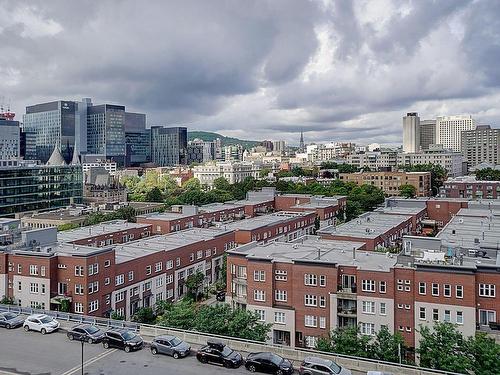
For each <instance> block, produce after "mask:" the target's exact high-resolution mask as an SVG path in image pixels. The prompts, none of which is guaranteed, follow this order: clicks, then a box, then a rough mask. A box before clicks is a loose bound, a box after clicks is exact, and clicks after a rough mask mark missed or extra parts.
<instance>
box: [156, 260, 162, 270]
mask: <svg viewBox="0 0 500 375" xmlns="http://www.w3.org/2000/svg"><path fill="white" fill-rule="evenodd" d="M162 269H163V263H162V262H158V263H155V272H160V271H161V270H162Z"/></svg>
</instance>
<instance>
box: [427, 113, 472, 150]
mask: <svg viewBox="0 0 500 375" xmlns="http://www.w3.org/2000/svg"><path fill="white" fill-rule="evenodd" d="M474 129H476V122H475V121H474V119H473V118H472V116H471V115H460V116H440V117H437V118H436V143H437V144H440V145H443V147H444V148H445V149H450V150H452V151H455V152H461V151H462V132H463V131H466V130H474Z"/></svg>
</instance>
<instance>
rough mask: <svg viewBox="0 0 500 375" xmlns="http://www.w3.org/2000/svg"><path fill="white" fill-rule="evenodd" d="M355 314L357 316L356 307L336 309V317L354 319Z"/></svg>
mask: <svg viewBox="0 0 500 375" xmlns="http://www.w3.org/2000/svg"><path fill="white" fill-rule="evenodd" d="M356 314H357V308H356V307H344V306H339V307H337V315H339V316H345V317H347V318H354V317H356Z"/></svg>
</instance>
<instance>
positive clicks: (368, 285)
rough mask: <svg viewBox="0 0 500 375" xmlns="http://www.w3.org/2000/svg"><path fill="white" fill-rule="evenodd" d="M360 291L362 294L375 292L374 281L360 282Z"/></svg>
mask: <svg viewBox="0 0 500 375" xmlns="http://www.w3.org/2000/svg"><path fill="white" fill-rule="evenodd" d="M361 290H362V291H363V292H370V293H374V292H375V280H363V281H362V282H361Z"/></svg>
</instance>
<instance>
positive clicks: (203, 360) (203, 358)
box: [200, 357, 208, 363]
mask: <svg viewBox="0 0 500 375" xmlns="http://www.w3.org/2000/svg"><path fill="white" fill-rule="evenodd" d="M200 362H201V363H207V362H208V360H207V359H206V358H205V357H200Z"/></svg>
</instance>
